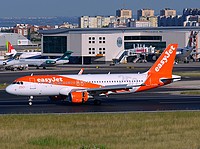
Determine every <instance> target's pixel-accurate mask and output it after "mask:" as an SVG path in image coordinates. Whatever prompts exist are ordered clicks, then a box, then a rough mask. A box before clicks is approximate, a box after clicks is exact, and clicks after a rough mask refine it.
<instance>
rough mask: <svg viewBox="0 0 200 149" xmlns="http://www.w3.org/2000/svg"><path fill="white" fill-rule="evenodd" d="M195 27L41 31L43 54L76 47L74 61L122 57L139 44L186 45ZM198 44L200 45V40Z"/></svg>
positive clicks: (96, 61) (160, 48)
mask: <svg viewBox="0 0 200 149" xmlns="http://www.w3.org/2000/svg"><path fill="white" fill-rule="evenodd" d="M191 30H194V31H198V30H200V27H161V28H159V27H155V28H151V27H148V28H100V29H97V28H95V29H90V28H88V29H80V28H79V29H56V30H43V31H39V32H40V34H42V43H41V44H42V52H43V55H49V56H54V55H57V56H60V55H62V54H63V53H64V52H65V51H68V50H70V51H73V54H72V58H71V60H70V63H84V64H85V63H88V64H89V63H99V62H111V61H113V60H114V59H121V58H122V57H123V56H124V54H125V53H124V52H125V51H127V50H129V49H133V48H134V47H135V46H146V47H155V49H156V50H163V49H165V48H166V46H167V45H168V44H170V43H178V44H179V47H185V46H186V45H187V42H188V37H189V35H190V31H191ZM198 37H199V34H198ZM199 39H200V38H199ZM197 45H200V42H199V40H198V44H197Z"/></svg>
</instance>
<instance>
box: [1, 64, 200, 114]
mask: <svg viewBox="0 0 200 149" xmlns="http://www.w3.org/2000/svg"><path fill="white" fill-rule="evenodd" d="M79 69H80V68H62V67H61V68H57V69H55V68H51V69H50V70H46V71H43V70H39V71H38V70H29V71H24V72H4V71H2V72H0V78H1V79H0V83H8V84H9V83H11V82H12V81H13V80H14V79H16V78H18V77H21V76H25V75H30V74H31V73H34V74H35V75H36V74H76V73H78V71H79ZM197 69H198V67H177V68H175V71H196V70H197ZM146 70H148V68H147V67H144V68H142V67H141V68H135V69H130V68H128V69H127V68H120V72H119V69H117V68H115V67H112V68H98V69H96V68H87V69H86V70H85V71H84V73H86V74H87V73H91V74H92V73H99V72H100V73H108V72H109V71H110V72H111V73H133V72H138V71H140V72H144V71H146ZM194 80H195V81H194ZM199 80H200V79H199V77H189V78H183V81H181V83H179V82H177V83H174V84H171V85H169V86H166V87H162V88H158V89H153V90H150V91H147V92H141V93H133V94H124V95H111V96H109V97H108V98H106V97H103V98H102V104H101V105H98V106H97V105H94V104H93V102H92V101H90V102H87V103H86V104H72V103H68V102H61V101H57V102H50V101H48V97H34V99H33V105H32V106H29V105H28V97H23V96H22V97H21V96H14V95H9V94H7V93H6V92H5V90H0V114H41V113H86V112H89V113H90V112H91V113H92V112H130V111H131V112H132V111H135V112H138V111H139V112H143V111H170V110H200V95H195V96H194V95H180V92H183V91H188V90H198V91H199V90H200V81H199Z"/></svg>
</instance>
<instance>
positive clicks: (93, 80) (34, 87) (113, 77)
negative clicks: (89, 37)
mask: <svg viewBox="0 0 200 149" xmlns="http://www.w3.org/2000/svg"><path fill="white" fill-rule="evenodd" d="M177 47H178V45H177V44H170V45H169V46H168V47H167V48H166V49H165V51H164V52H163V53H162V54H161V56H160V57H159V58H158V60H157V61H156V62H155V63H154V65H153V66H152V67H151V68H150V69H149V70H148V71H147V72H145V73H140V74H110V73H109V74H87V75H86V74H78V75H35V76H34V75H31V76H25V77H21V78H18V79H16V80H15V81H14V82H13V83H12V84H11V85H9V86H8V87H7V88H6V91H7V92H8V93H10V94H14V95H23V96H29V97H30V98H29V104H30V105H32V99H33V96H49V97H50V99H53V100H55V99H58V100H68V101H70V102H72V103H85V102H87V101H88V100H94V103H95V104H100V103H101V102H100V100H99V99H100V96H102V95H109V94H117V93H131V92H140V91H145V90H149V89H153V88H157V87H160V86H163V85H166V84H169V83H172V82H174V81H178V80H180V79H181V77H180V76H177V75H172V69H173V65H174V59H175V56H176V49H177Z"/></svg>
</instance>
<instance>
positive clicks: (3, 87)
mask: <svg viewBox="0 0 200 149" xmlns="http://www.w3.org/2000/svg"><path fill="white" fill-rule="evenodd" d="M7 86H8V84H6V83H3V84H0V90H2V89H5V88H6V87H7Z"/></svg>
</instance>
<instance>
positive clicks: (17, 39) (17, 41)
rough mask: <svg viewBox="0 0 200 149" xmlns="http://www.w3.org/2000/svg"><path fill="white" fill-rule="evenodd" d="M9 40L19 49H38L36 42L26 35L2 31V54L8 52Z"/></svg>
mask: <svg viewBox="0 0 200 149" xmlns="http://www.w3.org/2000/svg"><path fill="white" fill-rule="evenodd" d="M7 41H9V42H10V43H11V44H12V45H13V47H14V48H15V49H16V50H17V51H23V50H30V49H31V50H33V49H38V46H37V45H36V44H33V43H32V42H31V41H30V40H28V39H27V38H26V37H24V36H22V35H20V34H17V33H3V32H2V33H0V55H4V53H5V52H6V42H7Z"/></svg>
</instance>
